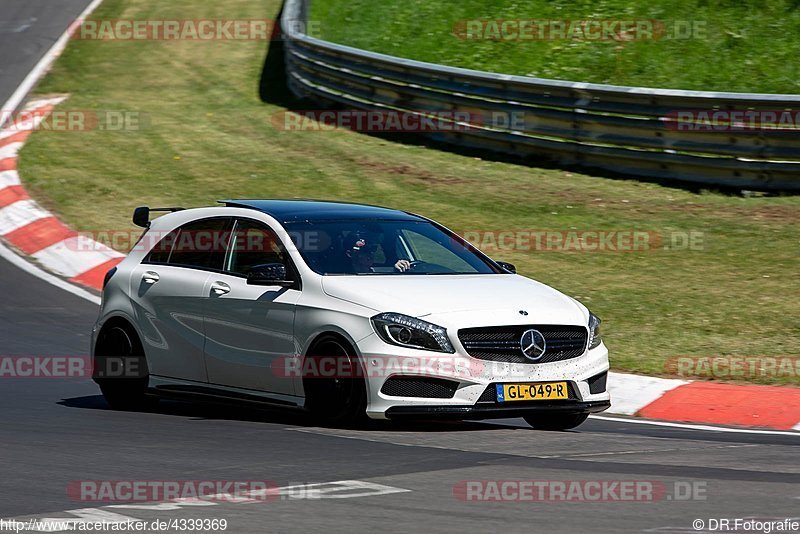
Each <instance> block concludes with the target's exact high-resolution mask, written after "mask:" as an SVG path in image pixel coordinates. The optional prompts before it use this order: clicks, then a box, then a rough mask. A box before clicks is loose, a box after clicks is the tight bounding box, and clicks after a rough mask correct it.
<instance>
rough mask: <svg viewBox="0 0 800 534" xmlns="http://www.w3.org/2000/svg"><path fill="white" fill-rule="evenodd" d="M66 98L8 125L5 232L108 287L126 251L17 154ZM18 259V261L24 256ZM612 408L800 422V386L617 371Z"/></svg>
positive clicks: (743, 422)
mask: <svg viewBox="0 0 800 534" xmlns="http://www.w3.org/2000/svg"><path fill="white" fill-rule="evenodd" d="M63 100H64V99H63V98H51V99H41V100H36V101H33V102H31V103H29V104H28V105H27V106H26V108H25V111H27V112H32V113H29V115H31V116H32V117H31V118H30V119H29V120H28V121H27V122H23V123H21V124H20V123H18V124H12V126H10V127H6V128H5V129H3V130H0V237H2V239H3V240H5V241H6V242H8V243H10V244H11V245H13V246H14V247H15V248H16V249H18V250H19V251H21V252H22V253H23V254H25V255H27V256H29V257H30V258H33V259H34V260H35V261H36V262H37V263H39V264H41V265H42V266H43V267H45V268H46V269H47V270H49V271H51V272H53V273H56V274H58V275H60V276H62V277H65V278H67V279H68V280H69V281H70V282H74V283H78V284H82V285H84V286H88V287H90V288H93V289H100V288H101V286H102V283H103V277H104V276H105V274H106V272H107V271H108V270H109V269H111V268H112V267H114V266H115V265H117V264H118V263H119V262H120V261H122V259H123V258H124V255H123V254H121V253H120V252H117V251H115V250H113V249H111V248H109V247H107V246H105V245H102V244H100V243H98V242H96V241H92V240H90V239H88V238H86V237H83V236H81V237H79V236H78V234H77V232H75V231H73V230H71V229H70V228H68V227H67V226H66V225H64V224H63V223H62V222H61V221H59V220H58V219H57V218H56V217H55V216H54V215H53V214H52V213H50V212H48V211H47V210H45V209H44V208H42V207H41V206H40V205H39V204H37V203H36V201H34V200H32V199H31V198H30V196H29V195H28V193H27V192H26V191H25V188H24V187H23V186H22V184H21V183H20V179H19V175H18V173H17V158H18V154H19V151H20V149H21V148H22V146H23V145H24V143H25V141H26V140H27V138H28V136H29V135H30V134H31V132H32V131H33V130H34V129H36V127H37V126H38V124H39V123H40V122H41V121H42V120H43V119H44V118H45V117H46V116H47V114H48V113H49V112H50V110H52V109H53V108H54V107H55V106H56V105H58V104H59V103H60V102H62V101H63ZM21 261H22V260H19V261H17V262H16V263H19V262H21ZM608 388H609V391H610V393H611V397H612V404H613V405H612V407H611V409H610V410H609V411H608V413H611V414H619V415H635V416H641V417H646V418H648V419H657V420H664V421H680V422H686V423H706V424H724V425H734V426H744V427H749V428H752V427H762V428H769V429H775V430H800V388H789V387H774V386H750V385H733V384H718V383H711V382H692V381H687V380H675V379H668V378H656V377H648V376H639V375H631V374H623V373H609V378H608Z"/></svg>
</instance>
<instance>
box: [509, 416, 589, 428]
mask: <svg viewBox="0 0 800 534" xmlns="http://www.w3.org/2000/svg"><path fill="white" fill-rule="evenodd" d="M588 417H589V414H588V413H566V414H560V413H558V412H555V413H541V414H535V415H526V416H525V417H524V419H525V421H526V422H527V423H528V424H529V425H531V426H532V427H533V428H536V429H537V430H569V429H570V428H575V427H577V426H580V425H581V424H582V423H583V422H584V421H586V419H587V418H588Z"/></svg>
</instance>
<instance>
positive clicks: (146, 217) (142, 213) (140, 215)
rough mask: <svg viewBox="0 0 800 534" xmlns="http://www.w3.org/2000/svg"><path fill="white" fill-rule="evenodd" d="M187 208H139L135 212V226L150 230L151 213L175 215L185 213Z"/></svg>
mask: <svg viewBox="0 0 800 534" xmlns="http://www.w3.org/2000/svg"><path fill="white" fill-rule="evenodd" d="M185 209H186V208H151V207H149V206H139V207H138V208H136V209H135V210H133V224H135V225H136V226H141V227H142V228H150V212H151V211H168V212H170V213H174V212H176V211H183V210H185Z"/></svg>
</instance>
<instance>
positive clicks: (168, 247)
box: [143, 230, 179, 263]
mask: <svg viewBox="0 0 800 534" xmlns="http://www.w3.org/2000/svg"><path fill="white" fill-rule="evenodd" d="M178 232H179V230H173V231H171V232H170V233H168V234H167V235H166V236H165V237H164V238H163V239H162V240H161V241H159V242H158V244H156V246H154V247H153V248H152V249H151V250H150V253H149V254H147V257H146V258H145V259H144V262H143V263H167V262H168V261H169V255H170V254H171V253H172V247H173V246H174V245H175V238H176V237H177V236H178ZM144 235H147V234H144Z"/></svg>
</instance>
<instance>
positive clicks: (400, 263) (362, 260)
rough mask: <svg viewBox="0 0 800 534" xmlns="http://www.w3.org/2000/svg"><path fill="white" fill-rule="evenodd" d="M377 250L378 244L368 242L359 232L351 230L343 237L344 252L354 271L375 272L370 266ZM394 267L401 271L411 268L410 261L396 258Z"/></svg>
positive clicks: (373, 261)
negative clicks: (351, 231)
mask: <svg viewBox="0 0 800 534" xmlns="http://www.w3.org/2000/svg"><path fill="white" fill-rule="evenodd" d="M377 251H378V245H377V244H373V243H370V240H369V238H368V237H367V236H365V235H364V234H362V233H360V232H353V233H351V234H350V235H349V236H347V237H346V238H345V241H344V253H345V256H347V258H348V259H349V260H350V263H351V264H352V266H353V270H354V271H355V272H356V273H372V272H375V271H374V270H373V269H372V266H373V265H374V264H375V253H376V252H377ZM394 268H395V270H396V271H398V272H401V273H403V272H405V271H407V270H409V269H410V268H411V262H410V261H408V260H397V262H396V263H395V264H394Z"/></svg>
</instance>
